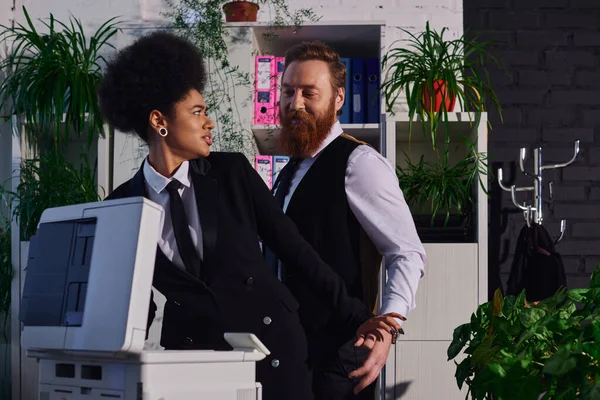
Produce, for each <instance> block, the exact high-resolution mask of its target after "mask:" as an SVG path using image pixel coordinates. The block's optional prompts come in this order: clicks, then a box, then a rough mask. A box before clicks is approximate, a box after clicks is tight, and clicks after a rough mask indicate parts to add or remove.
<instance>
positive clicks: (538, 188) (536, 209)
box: [498, 140, 579, 243]
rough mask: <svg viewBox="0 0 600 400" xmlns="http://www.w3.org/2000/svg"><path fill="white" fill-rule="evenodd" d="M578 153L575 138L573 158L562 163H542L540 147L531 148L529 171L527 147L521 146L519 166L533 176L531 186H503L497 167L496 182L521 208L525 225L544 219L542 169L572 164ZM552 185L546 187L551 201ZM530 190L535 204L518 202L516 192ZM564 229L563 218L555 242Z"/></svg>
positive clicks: (551, 183) (540, 223) (561, 236)
mask: <svg viewBox="0 0 600 400" xmlns="http://www.w3.org/2000/svg"><path fill="white" fill-rule="evenodd" d="M578 154H579V140H576V141H575V154H574V155H573V158H571V159H570V160H569V161H567V162H565V163H562V164H550V165H544V164H543V161H542V148H541V147H538V148H535V149H534V150H533V173H531V172H527V171H525V160H526V158H527V148H526V147H522V148H521V151H520V157H519V168H520V169H521V172H522V173H523V174H525V175H526V176H529V177H531V178H533V186H523V187H516V186H515V185H512V186H511V187H507V186H505V185H504V184H503V183H502V178H503V176H502V168H498V184H499V185H500V187H501V188H502V190H505V191H507V192H510V195H511V198H512V202H513V203H514V205H515V206H516V207H517V208H519V209H521V210H523V215H524V217H525V221H526V222H527V226H531V224H532V223H536V224H538V225H542V222H543V220H544V219H543V213H542V208H543V207H542V206H543V199H542V193H543V171H544V170H546V169H557V168H564V167H566V166H568V165H570V164H572V163H573V162H574V161H575V159H576V158H577V155H578ZM552 185H553V182H550V183H549V185H548V189H549V193H550V196H549V198H550V201H552V198H553V190H552ZM530 191H533V200H534V203H535V204H534V205H531V204H529V205H528V204H526V203H525V202H523V204H519V202H518V201H517V192H530ZM565 229H566V221H565V220H564V219H563V220H561V221H560V236H559V238H558V239H557V240H556V243H558V242H560V241H561V240H562V238H563V236H564V234H565Z"/></svg>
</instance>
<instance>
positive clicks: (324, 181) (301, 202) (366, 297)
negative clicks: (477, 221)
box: [284, 134, 381, 353]
mask: <svg viewBox="0 0 600 400" xmlns="http://www.w3.org/2000/svg"><path fill="white" fill-rule="evenodd" d="M360 144H362V142H359V141H357V140H356V139H354V138H352V137H350V136H348V135H345V134H343V135H342V136H340V137H338V138H336V139H335V140H334V141H333V142H332V143H330V144H329V145H328V146H327V147H326V148H325V150H323V152H322V154H321V155H319V157H318V158H317V160H316V161H315V162H314V164H313V165H312V166H311V167H310V169H309V170H308V171H307V172H306V175H305V176H304V177H303V179H302V181H301V182H300V184H299V185H298V187H297V188H296V190H295V192H294V194H293V196H292V199H291V200H290V203H289V205H288V208H287V211H286V214H287V215H288V216H289V217H290V218H291V219H292V220H293V221H294V222H295V224H296V226H297V227H298V229H299V230H300V233H301V234H302V236H303V237H304V239H306V240H307V241H308V242H309V243H310V244H311V245H312V246H313V248H314V249H315V250H316V251H317V253H319V255H320V257H321V258H322V259H323V261H325V262H326V263H327V264H329V265H330V266H331V267H332V268H333V269H334V270H335V272H336V273H337V274H338V275H340V276H341V277H342V278H343V280H344V282H345V284H346V287H347V289H348V292H349V293H350V295H351V296H353V297H358V298H360V299H362V300H363V301H364V302H365V304H367V306H368V307H369V309H370V310H373V309H374V308H375V305H376V301H377V284H378V273H379V266H380V265H381V256H380V255H379V254H378V253H377V251H376V249H375V247H374V245H373V244H372V242H371V241H370V239H369V238H368V237H367V235H366V233H365V232H364V230H363V229H362V227H361V226H360V224H359V223H358V221H357V219H356V217H355V216H354V214H353V213H352V210H351V209H350V206H349V204H348V199H347V197H346V190H345V178H346V167H347V165H348V158H349V156H350V154H351V153H352V152H353V151H354V149H356V147H357V146H359V145H360ZM284 268H285V266H284ZM284 281H285V283H286V284H287V285H288V287H289V288H290V290H291V291H292V293H293V294H294V296H295V297H296V298H297V300H298V302H299V303H300V310H299V312H300V318H301V320H302V324H303V326H304V328H305V330H306V333H307V336H308V339H309V347H312V348H311V349H309V350H313V351H311V353H314V352H321V351H323V349H326V348H328V347H331V346H334V347H333V350H335V349H337V345H339V344H341V343H343V342H345V341H347V340H349V339H350V338H351V337H352V336H353V335H354V332H339V331H338V330H337V329H336V328H335V325H334V324H332V323H331V322H330V321H331V312H332V310H331V309H330V308H329V307H327V306H326V305H325V304H323V303H322V302H320V301H319V300H318V298H317V296H316V295H315V294H314V293H313V292H312V291H311V290H310V288H309V287H308V286H307V285H305V284H304V282H302V281H301V280H299V279H296V278H295V277H294V276H293V275H290V274H287V273H286V274H285V277H284ZM333 342H335V343H333Z"/></svg>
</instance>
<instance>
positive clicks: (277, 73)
mask: <svg viewBox="0 0 600 400" xmlns="http://www.w3.org/2000/svg"><path fill="white" fill-rule="evenodd" d="M273 64H274V68H273V86H274V87H275V90H274V92H275V112H274V120H275V123H276V124H279V97H281V79H282V78H283V71H284V70H285V57H275V62H274V63H273Z"/></svg>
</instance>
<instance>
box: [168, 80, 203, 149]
mask: <svg viewBox="0 0 600 400" xmlns="http://www.w3.org/2000/svg"><path fill="white" fill-rule="evenodd" d="M206 112H207V109H206V102H205V101H204V97H202V95H201V94H200V93H199V92H198V91H197V90H196V89H192V90H190V92H189V93H188V95H187V96H186V97H185V98H184V99H183V100H181V101H180V102H178V103H177V104H175V107H174V108H173V113H172V116H171V117H169V118H166V122H165V126H164V127H165V128H166V129H167V131H168V134H167V136H166V137H164V138H161V139H164V141H165V143H166V145H167V147H168V148H169V150H170V151H171V153H173V155H175V156H177V157H180V158H182V159H185V160H192V159H195V158H199V157H206V156H208V155H209V154H210V146H211V145H212V134H211V132H210V131H211V130H212V129H213V128H214V127H215V124H214V122H213V121H211V120H210V118H208V116H207V115H206Z"/></svg>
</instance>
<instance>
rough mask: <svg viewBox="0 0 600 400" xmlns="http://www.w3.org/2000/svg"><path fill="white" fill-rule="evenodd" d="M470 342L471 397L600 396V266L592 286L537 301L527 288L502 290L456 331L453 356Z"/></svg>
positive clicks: (464, 372)
mask: <svg viewBox="0 0 600 400" xmlns="http://www.w3.org/2000/svg"><path fill="white" fill-rule="evenodd" d="M577 304H579V306H577ZM463 349H464V355H465V356H466V357H465V358H464V359H463V360H462V361H461V362H460V363H457V364H456V365H457V367H456V380H457V383H458V386H459V387H461V388H462V386H463V385H464V384H467V385H468V387H469V390H468V395H467V398H468V397H469V395H470V396H471V399H475V400H481V399H497V400H513V399H519V400H537V399H538V398H539V399H544V400H559V399H560V400H567V399H581V400H595V399H599V398H600V266H598V267H597V268H596V269H595V271H594V272H593V273H592V276H591V279H590V288H589V289H571V290H566V289H561V290H559V291H557V293H556V294H555V295H554V296H552V297H550V298H548V299H545V300H543V301H541V302H537V303H533V304H529V303H527V302H526V298H525V292H522V293H521V294H520V295H519V296H507V297H504V298H503V297H502V294H501V292H500V290H499V289H498V290H497V291H496V293H495V295H494V299H493V301H492V302H487V303H485V304H482V305H481V306H479V307H478V309H477V311H476V312H475V313H474V314H473V315H472V317H471V321H470V322H469V323H466V324H463V325H461V326H459V327H457V328H456V329H455V330H454V337H453V340H452V343H451V344H450V346H449V348H448V360H452V359H455V358H457V357H459V358H460V356H459V354H461V352H462V351H463ZM455 363H456V361H455ZM542 395H543V396H542Z"/></svg>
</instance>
